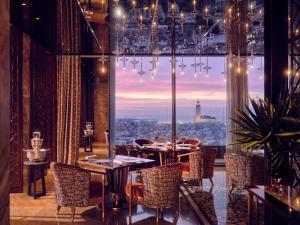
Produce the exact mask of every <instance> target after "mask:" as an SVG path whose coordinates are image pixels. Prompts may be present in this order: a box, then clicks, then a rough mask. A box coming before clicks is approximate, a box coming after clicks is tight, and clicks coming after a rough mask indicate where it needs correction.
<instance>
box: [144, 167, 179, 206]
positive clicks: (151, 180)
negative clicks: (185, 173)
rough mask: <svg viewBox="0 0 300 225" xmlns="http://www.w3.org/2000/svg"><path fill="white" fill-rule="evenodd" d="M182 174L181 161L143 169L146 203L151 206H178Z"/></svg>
mask: <svg viewBox="0 0 300 225" xmlns="http://www.w3.org/2000/svg"><path fill="white" fill-rule="evenodd" d="M181 176H182V164H181V163H175V164H170V165H166V166H159V167H153V168H150V169H144V170H142V183H143V196H144V204H145V205H146V206H148V207H150V208H157V207H165V208H170V207H174V206H177V204H178V200H179V189H180V184H181Z"/></svg>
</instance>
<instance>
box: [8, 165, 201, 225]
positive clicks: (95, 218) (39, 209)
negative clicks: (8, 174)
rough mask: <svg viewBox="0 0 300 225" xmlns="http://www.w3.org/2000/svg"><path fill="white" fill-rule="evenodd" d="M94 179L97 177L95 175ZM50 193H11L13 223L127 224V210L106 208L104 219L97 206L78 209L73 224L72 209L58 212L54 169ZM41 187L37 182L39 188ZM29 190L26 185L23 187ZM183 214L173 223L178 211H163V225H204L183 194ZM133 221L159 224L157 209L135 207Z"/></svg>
mask: <svg viewBox="0 0 300 225" xmlns="http://www.w3.org/2000/svg"><path fill="white" fill-rule="evenodd" d="M92 179H98V178H97V175H94V176H93V177H92ZM46 186H47V195H46V196H44V197H41V198H38V199H36V200H34V199H33V198H32V197H29V196H27V194H25V193H21V194H11V195H10V219H11V225H68V224H79V225H94V224H95V225H96V224H97V225H127V224H129V223H128V210H126V209H124V210H120V211H111V210H108V209H107V210H106V212H105V213H106V215H105V220H104V221H102V219H101V217H100V211H98V210H97V208H96V207H86V208H77V209H76V215H75V220H74V222H73V223H71V219H70V209H68V208H62V209H61V211H60V214H59V215H58V216H57V215H56V200H55V190H54V186H53V180H52V174H51V171H48V174H47V176H46ZM39 188H40V186H39V185H38V189H39ZM24 190H27V185H25V186H24ZM180 210H181V211H180V215H179V218H178V220H177V222H176V223H174V218H175V215H176V214H175V212H174V211H173V210H172V209H167V210H165V211H164V214H163V219H162V220H161V221H160V222H159V223H158V224H161V225H169V224H177V225H197V224H201V223H200V221H199V219H198V217H197V215H196V214H195V213H194V211H193V209H192V207H191V206H190V204H189V203H188V201H187V200H186V198H185V197H184V196H180ZM132 224H135V225H151V224H156V219H155V210H153V209H148V208H147V207H143V206H137V207H135V208H134V209H133V217H132Z"/></svg>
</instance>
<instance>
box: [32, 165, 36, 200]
mask: <svg viewBox="0 0 300 225" xmlns="http://www.w3.org/2000/svg"><path fill="white" fill-rule="evenodd" d="M33 198H34V199H36V168H34V169H33Z"/></svg>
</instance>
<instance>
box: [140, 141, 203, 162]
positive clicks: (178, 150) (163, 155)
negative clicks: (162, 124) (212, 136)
mask: <svg viewBox="0 0 300 225" xmlns="http://www.w3.org/2000/svg"><path fill="white" fill-rule="evenodd" d="M141 150H142V151H144V152H152V153H158V154H159V160H160V165H166V164H169V163H176V162H177V156H178V155H179V154H185V153H189V152H191V151H194V150H199V147H195V146H193V145H191V144H176V146H175V149H173V146H172V145H170V144H167V143H158V142H154V143H153V144H151V145H143V146H142V148H141Z"/></svg>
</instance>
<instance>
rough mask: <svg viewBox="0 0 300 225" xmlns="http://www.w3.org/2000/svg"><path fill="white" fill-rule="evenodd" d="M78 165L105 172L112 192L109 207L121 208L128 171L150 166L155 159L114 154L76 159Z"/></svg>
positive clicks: (101, 172) (86, 168) (94, 171)
mask: <svg viewBox="0 0 300 225" xmlns="http://www.w3.org/2000/svg"><path fill="white" fill-rule="evenodd" d="M77 163H78V165H79V167H81V168H82V169H85V170H88V171H90V172H93V173H100V174H105V175H106V176H107V183H108V189H109V192H110V193H111V194H112V198H111V208H114V209H117V208H123V206H124V202H126V201H124V200H125V187H126V183H127V178H128V171H129V170H130V169H131V170H135V169H139V168H147V167H152V166H153V165H154V164H155V160H152V159H144V158H137V157H130V156H123V155H116V156H115V157H112V158H109V159H100V158H89V159H85V160H78V161H77Z"/></svg>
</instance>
